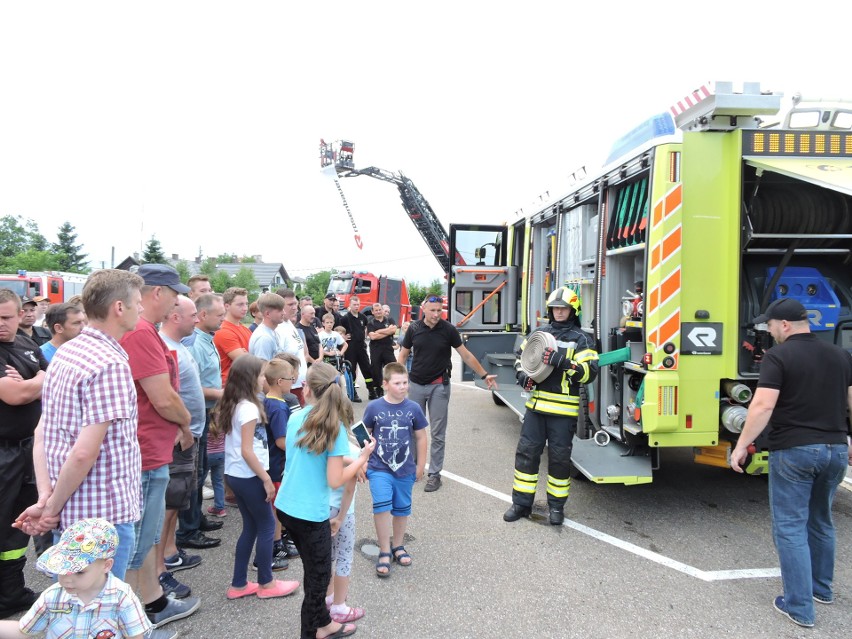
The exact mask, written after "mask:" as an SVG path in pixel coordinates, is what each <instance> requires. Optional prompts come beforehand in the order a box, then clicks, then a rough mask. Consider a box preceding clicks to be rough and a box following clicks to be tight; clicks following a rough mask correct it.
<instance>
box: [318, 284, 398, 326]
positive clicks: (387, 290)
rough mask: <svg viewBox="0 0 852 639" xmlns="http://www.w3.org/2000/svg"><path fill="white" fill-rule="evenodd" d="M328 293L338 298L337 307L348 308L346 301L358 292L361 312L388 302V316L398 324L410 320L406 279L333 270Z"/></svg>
mask: <svg viewBox="0 0 852 639" xmlns="http://www.w3.org/2000/svg"><path fill="white" fill-rule="evenodd" d="M328 292H329V293H334V294H335V295H336V296H337V299H338V300H340V310H341V311H343V309H345V308H348V307H349V300H350V298H351V297H352V296H353V295H357V296H358V299H360V300H361V312H362V313H366V314H368V315H369V314H370V313H371V310H370V307H371V306H372V305H373V304H375V303H376V302H378V303H379V304H387V305H388V306H390V309H391V318H392V319H393V320H394V322H396V325H397V326H402V323H403V322H407V321H410V320H411V300H409V298H408V286H406V284H405V280H403V279H396V278H393V277H387V276H386V275H378V276H377V275H373V274H372V273H360V272H352V271H344V272H341V273H335V274H334V275H333V276H332V278H331V281H330V282H329V283H328Z"/></svg>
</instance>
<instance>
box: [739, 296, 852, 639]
mask: <svg viewBox="0 0 852 639" xmlns="http://www.w3.org/2000/svg"><path fill="white" fill-rule="evenodd" d="M754 324H756V325H760V324H766V325H767V330H768V331H769V333H770V334H771V335H772V337H773V338H775V341H776V342H777V345H776V346H773V347H772V348H770V349H769V350H768V351H767V352H766V355H765V356H764V358H763V362H762V364H761V368H760V378H759V379H758V382H757V390H756V391H755V393H754V397H753V398H752V400H751V404H750V406H749V409H748V416H747V417H746V423H745V426H744V427H743V430H742V433H740V437H739V440H738V441H737V445H736V448H734V450H733V452H732V453H731V468H733V469H734V470H735V471H737V472H738V473H741V472H743V470H742V467H743V465H744V464H745V461H746V457H747V455H748V447H749V446H750V445H751V444H753V443H754V441H755V439H757V437H758V435H760V434H761V433H762V432H763V431H764V429H765V428H766V427H767V426H768V427H769V431H768V435H767V440H768V448H769V505H770V515H771V518H772V535H773V538H774V540H775V548H776V550H777V552H778V559H779V561H780V564H781V580H782V582H783V587H784V594H783V595H782V596H778V597H776V598H775V601H774V602H773V605H774V607H775V609H776V610H777V611H778V612H780V613H781V614H783V615H785V616H786V617H787V618H788V619H790V621H792V622H793V623H795V624H797V625H799V626H804V627H806V628H809V627H811V626H813V625H814V617H815V611H814V602H817V603H820V604H831V603H833V602H834V592H833V591H832V579H833V577H834V550H835V534H834V522H833V521H832V518H831V504H832V501H833V500H834V495H835V492H836V490H837V487H838V486H839V485H840V482H841V481H842V480H843V477H844V476H845V474H846V467H847V465H848V464H852V454H850V452H849V450H850V449H849V443H850V428H849V422H848V418H847V408H848V407H852V356H850V354H849V353H847V352H846V351H845V350H844V349H842V348H840V347H839V346H835V345H834V344H833V343H831V342H830V341H827V340H824V339H820V337H818V336H817V335H815V334H813V333H811V329H810V324H809V321H808V313H807V311H806V310H805V307H804V306H803V305H802V304H801V302H799V301H798V300H795V299H792V298H789V297H785V298H781V299H779V300H776V301H774V302H772V304H770V305H769V307H768V308H767V309H766V312H765V313H763V314H762V315H760V316H758V317H756V318H754Z"/></svg>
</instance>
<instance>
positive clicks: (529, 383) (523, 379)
mask: <svg viewBox="0 0 852 639" xmlns="http://www.w3.org/2000/svg"><path fill="white" fill-rule="evenodd" d="M515 379H517V380H518V386H520V387H521V388H523V389H524V390H525V391H531V390H532V389H533V388H534V387H535V380H534V379H533V378H532V377H530V376H529V375H527V374H526V373H525V372H523V371H518V372H517V373H516V374H515Z"/></svg>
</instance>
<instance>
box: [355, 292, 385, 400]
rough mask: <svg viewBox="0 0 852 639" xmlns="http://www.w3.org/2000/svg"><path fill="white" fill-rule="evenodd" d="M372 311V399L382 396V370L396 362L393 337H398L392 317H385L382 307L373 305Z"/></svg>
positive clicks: (369, 327) (369, 335) (369, 324)
mask: <svg viewBox="0 0 852 639" xmlns="http://www.w3.org/2000/svg"><path fill="white" fill-rule="evenodd" d="M372 310H373V317H372V318H370V320H369V321H368V322H367V336H368V337H369V338H370V366H371V368H372V369H373V380H375V382H374V388H375V391H373V389H370V399H374V398H375V397H381V396H382V382H381V380H382V379H383V376H382V369H383V368H384V367H385V364H390V363H391V362H393V361H395V360H394V357H393V336H394V335H396V324H394V323H393V320H392V319H391V318H390V317H385V311H384V309H383V308H382V305H381V304H378V303H376V304H373V308H372ZM347 350H348V349H347Z"/></svg>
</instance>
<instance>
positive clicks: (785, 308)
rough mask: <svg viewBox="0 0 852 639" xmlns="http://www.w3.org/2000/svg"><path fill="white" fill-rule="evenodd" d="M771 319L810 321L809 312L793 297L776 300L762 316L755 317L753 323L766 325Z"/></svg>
mask: <svg viewBox="0 0 852 639" xmlns="http://www.w3.org/2000/svg"><path fill="white" fill-rule="evenodd" d="M771 319H774V320H786V321H788V322H801V321H803V320H806V319H808V312H807V311H806V310H805V307H804V306H802V303H801V302H800V301H799V300H795V299H793V298H792V297H782V298H781V299H780V300H775V301H774V302H772V304H770V305H769V306H767V307H766V311H765V312H764V313H763V314H762V315H758V316H757V317H755V318H754V319H753V320H752V322H754V323H755V324H765V323H766V322H768V321H769V320H771Z"/></svg>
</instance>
